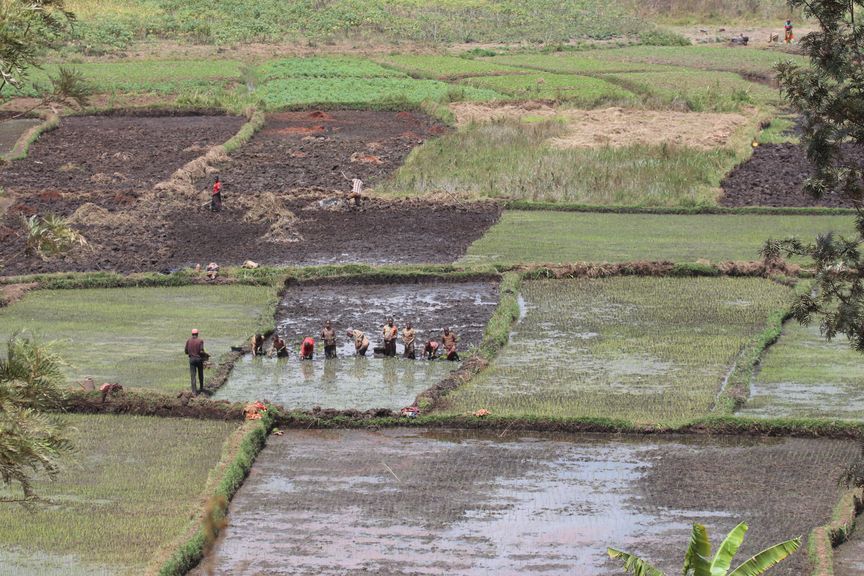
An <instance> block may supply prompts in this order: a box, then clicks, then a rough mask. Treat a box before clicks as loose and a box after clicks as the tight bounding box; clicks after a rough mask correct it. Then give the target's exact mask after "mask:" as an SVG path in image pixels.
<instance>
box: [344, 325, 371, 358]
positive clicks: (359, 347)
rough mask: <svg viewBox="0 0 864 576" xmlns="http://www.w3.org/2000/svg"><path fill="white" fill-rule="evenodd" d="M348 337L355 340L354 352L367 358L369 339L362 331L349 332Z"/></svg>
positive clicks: (351, 330)
mask: <svg viewBox="0 0 864 576" xmlns="http://www.w3.org/2000/svg"><path fill="white" fill-rule="evenodd" d="M348 337H349V338H353V339H354V352H355V353H356V354H357V356H366V350H368V349H369V339H368V338H367V337H366V334H364V333H363V332H362V331H360V330H353V329H350V330H348Z"/></svg>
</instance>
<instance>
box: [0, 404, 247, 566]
mask: <svg viewBox="0 0 864 576" xmlns="http://www.w3.org/2000/svg"><path fill="white" fill-rule="evenodd" d="M64 418H65V419H66V420H67V421H68V424H69V426H70V427H71V429H70V436H71V438H72V440H73V442H74V445H75V446H76V448H77V450H78V452H77V454H76V455H75V457H74V461H70V462H69V463H68V465H67V466H66V468H65V469H64V470H63V471H62V472H61V473H60V475H59V476H58V477H57V479H56V480H55V481H48V480H39V481H38V482H37V483H36V484H35V489H36V491H37V493H38V494H39V495H40V496H41V497H42V498H43V499H44V501H41V502H37V503H36V504H35V505H34V508H33V510H30V511H28V510H24V509H23V508H21V507H20V506H18V505H10V504H0V573H3V574H17V575H21V576H61V575H62V576H85V575H86V576H91V575H94V574H99V575H102V574H112V575H114V574H116V575H130V576H132V575H139V574H143V573H144V572H145V567H146V566H147V565H148V563H150V562H151V561H152V559H153V558H154V555H156V554H157V553H158V552H159V551H160V548H161V547H163V546H166V545H168V544H170V543H171V541H172V540H174V539H175V538H178V537H179V536H180V535H181V534H182V533H183V532H184V531H185V530H186V529H187V527H188V526H190V524H191V522H192V519H193V518H194V516H195V513H196V512H197V511H198V510H199V509H200V507H201V503H200V502H199V497H200V495H201V492H202V490H203V489H204V486H205V483H206V481H207V477H208V474H209V472H210V470H211V469H212V468H213V467H214V466H215V465H216V463H217V462H218V461H219V457H220V454H221V449H222V445H223V443H224V442H225V440H226V439H227V437H228V436H229V435H230V434H231V432H233V431H234V430H235V429H236V428H237V423H236V422H219V421H214V420H189V419H180V418H153V417H144V416H96V415H89V416H83V415H70V416H64ZM0 493H2V492H0Z"/></svg>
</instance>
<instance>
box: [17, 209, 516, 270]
mask: <svg viewBox="0 0 864 576" xmlns="http://www.w3.org/2000/svg"><path fill="white" fill-rule="evenodd" d="M229 203H230V200H228V201H226V210H225V211H223V212H220V213H216V214H214V213H212V212H210V211H209V210H207V209H206V208H203V207H201V206H189V207H188V208H186V209H180V210H177V211H176V212H173V213H170V214H167V215H165V218H164V219H157V220H152V221H150V220H148V219H147V218H146V215H145V216H142V217H140V218H139V217H136V213H135V208H134V207H133V208H132V209H131V210H130V211H129V214H128V217H129V218H130V219H131V221H134V225H135V227H136V230H140V231H141V232H137V231H136V232H132V233H130V232H127V231H126V230H124V229H112V228H106V227H104V226H88V225H80V226H78V229H79V230H80V231H81V232H82V233H83V234H84V236H85V237H86V238H87V239H88V240H89V242H90V245H91V246H90V248H88V249H83V250H76V252H75V253H74V254H72V255H70V256H68V257H61V258H57V259H52V260H49V261H41V260H38V259H36V258H33V257H24V256H23V255H22V253H23V250H24V239H23V238H22V237H21V236H20V234H19V228H20V225H19V224H18V223H17V221H16V219H17V215H15V214H13V213H12V212H10V213H9V214H7V217H6V221H5V222H4V223H3V224H0V240H2V243H0V259H3V258H4V256H5V257H7V258H8V260H7V265H6V268H5V270H4V272H5V273H7V274H20V273H32V272H56V271H86V270H115V271H118V272H139V271H146V270H162V269H171V268H180V267H184V266H190V265H192V266H194V265H195V264H196V263H200V264H202V265H206V264H207V263H208V262H211V261H215V262H217V263H219V264H220V265H223V266H224V265H239V264H242V263H243V262H244V261H245V260H247V259H251V260H254V261H256V262H258V263H260V264H269V265H288V264H291V265H313V264H332V263H350V262H365V263H372V264H383V263H412V262H414V263H416V262H429V263H435V262H438V263H441V262H453V261H455V260H458V259H459V258H460V257H462V256H463V255H464V254H465V251H466V250H467V248H468V246H469V245H470V244H471V243H472V242H474V241H475V240H476V239H478V238H479V237H480V236H482V235H483V233H484V232H485V231H486V230H487V229H488V228H489V227H490V226H492V225H493V224H495V222H497V220H498V217H499V215H500V209H499V208H498V207H497V206H495V205H493V204H476V205H469V206H457V205H429V204H428V203H425V202H423V201H420V200H405V201H384V200H366V201H365V202H364V206H363V207H362V208H359V209H353V208H345V209H340V210H329V209H325V208H320V207H319V205H318V202H317V201H316V200H314V199H312V200H310V199H307V200H304V201H295V202H290V201H286V203H285V205H286V206H287V208H289V209H291V210H292V211H293V212H294V213H296V214H297V216H298V219H297V221H296V222H295V223H294V225H293V234H294V240H295V241H293V242H290V243H287V244H286V243H276V242H271V241H268V240H267V239H266V238H264V237H265V235H266V233H267V231H268V228H269V224H267V223H256V222H251V223H250V222H243V216H244V214H245V212H244V211H243V210H239V209H235V208H231V207H230V206H229ZM60 213H61V214H65V213H69V210H68V209H67V210H63V211H60Z"/></svg>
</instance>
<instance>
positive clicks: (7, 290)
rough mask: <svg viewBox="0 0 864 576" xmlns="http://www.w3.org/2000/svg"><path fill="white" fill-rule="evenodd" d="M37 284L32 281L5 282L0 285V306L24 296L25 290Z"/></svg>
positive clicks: (31, 288) (27, 290)
mask: <svg viewBox="0 0 864 576" xmlns="http://www.w3.org/2000/svg"><path fill="white" fill-rule="evenodd" d="M37 286H39V284H37V283H34V282H29V283H27V284H6V285H4V286H0V308H2V307H4V306H9V305H10V304H14V303H15V302H17V301H18V300H20V299H21V298H23V297H24V295H25V294H27V292H29V291H30V290H33V289H34V288H36V287H37Z"/></svg>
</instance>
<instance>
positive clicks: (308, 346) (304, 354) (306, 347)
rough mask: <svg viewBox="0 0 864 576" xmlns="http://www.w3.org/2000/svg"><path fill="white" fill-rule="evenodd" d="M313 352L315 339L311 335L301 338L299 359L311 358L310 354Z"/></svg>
mask: <svg viewBox="0 0 864 576" xmlns="http://www.w3.org/2000/svg"><path fill="white" fill-rule="evenodd" d="M314 354H315V339H314V338H312V337H311V336H307V337H306V338H304V339H303V343H302V344H300V359H301V360H312V356H313V355H314Z"/></svg>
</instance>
